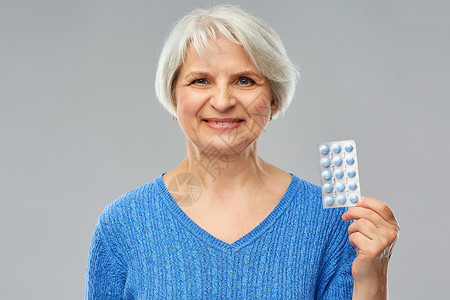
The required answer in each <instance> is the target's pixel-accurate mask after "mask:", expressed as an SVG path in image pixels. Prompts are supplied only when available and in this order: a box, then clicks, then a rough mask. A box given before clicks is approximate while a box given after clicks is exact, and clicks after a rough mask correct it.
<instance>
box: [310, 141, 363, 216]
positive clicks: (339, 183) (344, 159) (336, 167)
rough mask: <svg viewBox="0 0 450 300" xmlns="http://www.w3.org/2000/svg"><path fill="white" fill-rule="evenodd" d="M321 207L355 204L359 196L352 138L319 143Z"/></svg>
mask: <svg viewBox="0 0 450 300" xmlns="http://www.w3.org/2000/svg"><path fill="white" fill-rule="evenodd" d="M319 160H320V178H321V187H322V203H323V208H333V207H347V206H356V202H357V201H358V200H359V199H360V198H361V190H360V186H359V172H358V159H357V156H356V144H355V141H353V140H346V141H336V142H324V143H320V144H319Z"/></svg>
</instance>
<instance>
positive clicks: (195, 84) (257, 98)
mask: <svg viewBox="0 0 450 300" xmlns="http://www.w3.org/2000/svg"><path fill="white" fill-rule="evenodd" d="M211 45H212V51H211V53H208V57H207V59H206V60H203V59H202V58H201V57H200V56H199V55H198V53H197V52H196V50H195V48H194V47H192V46H191V47H189V51H188V55H187V56H186V57H187V58H186V61H185V64H184V65H183V66H182V67H181V69H180V71H179V74H178V76H177V77H178V79H177V82H176V86H175V100H176V109H177V118H178V121H179V124H180V126H181V128H182V129H183V131H184V133H185V135H186V137H187V140H188V147H190V146H195V149H197V150H198V151H199V152H210V151H212V150H211V149H213V151H217V150H218V151H219V152H220V153H223V154H227V153H230V154H232V153H239V152H241V151H243V150H246V149H250V148H249V147H251V146H252V145H254V143H255V142H256V140H257V138H258V137H259V135H260V134H261V132H262V130H263V129H264V127H265V126H266V124H267V122H268V121H269V117H270V114H271V113H272V107H271V99H272V97H271V91H270V88H269V84H268V82H267V80H266V78H265V77H264V76H263V75H262V74H261V73H260V72H259V71H258V69H257V68H256V66H255V65H254V64H253V62H252V61H251V59H250V57H249V56H248V54H247V53H246V52H245V50H244V48H243V47H242V46H240V45H237V44H235V43H233V42H231V41H229V40H228V39H226V38H225V37H218V38H217V44H216V43H214V42H211ZM211 146H213V147H211Z"/></svg>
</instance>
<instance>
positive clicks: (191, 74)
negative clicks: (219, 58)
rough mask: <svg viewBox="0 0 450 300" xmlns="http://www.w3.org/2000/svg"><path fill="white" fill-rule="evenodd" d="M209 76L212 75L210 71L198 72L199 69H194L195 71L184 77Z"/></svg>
mask: <svg viewBox="0 0 450 300" xmlns="http://www.w3.org/2000/svg"><path fill="white" fill-rule="evenodd" d="M209 76H210V74H209V73H208V72H197V71H194V72H190V73H187V74H186V75H184V76H183V77H184V78H189V77H195V78H202V77H209Z"/></svg>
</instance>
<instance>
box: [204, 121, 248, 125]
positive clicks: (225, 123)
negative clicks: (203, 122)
mask: <svg viewBox="0 0 450 300" xmlns="http://www.w3.org/2000/svg"><path fill="white" fill-rule="evenodd" d="M207 122H208V123H213V124H218V125H229V124H234V123H239V122H240V121H232V122H216V121H207Z"/></svg>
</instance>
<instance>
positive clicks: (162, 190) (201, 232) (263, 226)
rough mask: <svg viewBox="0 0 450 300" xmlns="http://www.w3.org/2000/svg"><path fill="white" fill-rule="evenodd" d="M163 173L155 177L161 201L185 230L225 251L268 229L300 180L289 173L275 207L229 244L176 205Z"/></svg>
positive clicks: (237, 247) (289, 200)
mask: <svg viewBox="0 0 450 300" xmlns="http://www.w3.org/2000/svg"><path fill="white" fill-rule="evenodd" d="M164 174H165V173H162V174H161V175H160V176H159V177H157V178H156V179H155V183H156V185H157V188H158V192H159V195H161V196H162V199H160V200H162V202H164V203H165V205H166V206H167V208H168V209H169V211H170V212H171V213H172V214H173V215H174V216H175V217H176V218H177V219H178V220H179V221H180V222H181V223H182V224H183V225H184V227H185V228H186V229H187V230H189V231H190V232H191V233H193V234H194V235H195V236H196V237H198V238H199V239H201V240H203V241H204V242H206V243H207V244H208V245H210V246H212V247H214V248H217V249H220V250H222V251H225V252H233V251H237V250H238V249H239V248H242V247H243V246H245V245H247V244H249V243H252V242H253V241H254V240H255V239H257V238H258V237H259V236H260V235H261V234H262V233H263V232H264V231H266V230H267V229H269V228H270V227H271V225H272V224H273V223H274V222H275V221H276V220H277V219H278V218H279V217H280V216H281V214H282V213H283V211H284V210H285V209H286V207H287V206H288V204H289V203H290V202H291V199H292V198H293V196H294V195H295V194H296V193H297V190H298V187H299V184H298V182H299V180H300V179H299V178H298V177H297V176H295V175H293V174H291V175H292V179H291V182H290V184H289V186H288V188H287V190H286V192H285V193H284V195H283V197H282V198H281V200H280V201H279V202H278V204H277V205H276V206H275V208H274V209H273V210H272V211H271V212H270V214H269V215H268V216H267V217H266V218H265V219H264V220H263V221H261V223H259V224H258V225H257V226H256V227H255V228H253V229H252V230H251V231H250V232H248V233H247V234H246V235H244V236H243V237H241V238H239V239H238V240H236V241H234V242H233V243H231V244H229V243H227V242H224V241H222V240H220V239H218V238H216V237H215V236H213V235H212V234H210V233H209V232H208V231H206V230H205V229H203V228H202V227H200V226H199V225H198V224H197V223H195V222H194V221H193V220H192V219H191V218H190V217H189V216H188V215H187V214H186V213H185V212H184V211H183V210H182V209H181V208H180V207H179V206H178V204H177V203H176V202H175V200H174V199H173V197H172V195H171V194H170V193H169V191H168V189H167V187H166V185H165V184H164V180H163V178H162V176H163V175H164Z"/></svg>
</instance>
